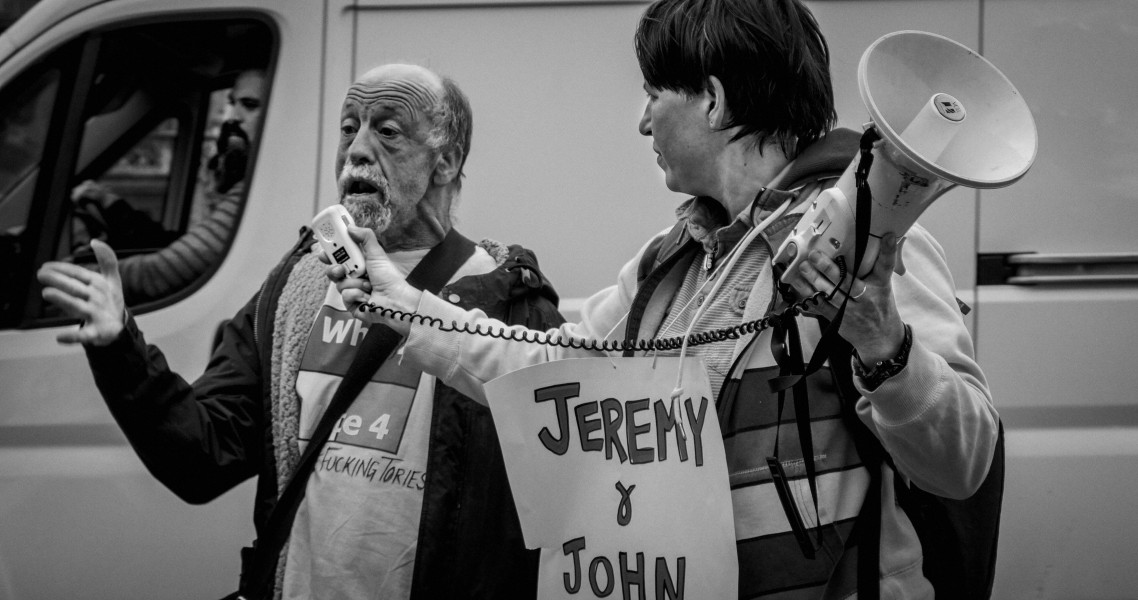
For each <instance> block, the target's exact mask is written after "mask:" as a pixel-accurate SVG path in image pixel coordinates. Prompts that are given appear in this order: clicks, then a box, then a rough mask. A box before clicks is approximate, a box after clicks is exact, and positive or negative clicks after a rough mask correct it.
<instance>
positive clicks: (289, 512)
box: [241, 229, 475, 599]
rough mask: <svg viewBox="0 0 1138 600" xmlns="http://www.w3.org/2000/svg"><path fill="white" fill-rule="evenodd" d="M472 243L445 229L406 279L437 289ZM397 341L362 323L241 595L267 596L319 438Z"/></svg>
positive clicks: (470, 250) (324, 437) (469, 251)
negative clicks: (362, 329)
mask: <svg viewBox="0 0 1138 600" xmlns="http://www.w3.org/2000/svg"><path fill="white" fill-rule="evenodd" d="M474 248H475V246H474V242H472V241H470V240H468V239H466V238H465V237H463V236H462V234H460V233H458V231H456V230H455V229H451V230H450V233H448V234H447V236H446V237H445V238H444V239H443V241H442V243H440V244H439V245H437V246H435V247H434V248H431V251H430V252H428V253H427V255H426V256H424V257H423V260H421V261H419V264H418V265H417V266H416V267H415V268H414V270H412V271H411V273H410V275H408V276H407V282H408V283H410V284H411V285H413V286H415V287H416V288H418V289H421V290H426V291H429V292H438V291H439V289H441V288H442V287H443V286H444V285H446V283H447V281H449V280H450V278H451V277H452V276H453V275H454V274H455V272H457V271H458V269H459V267H461V266H462V265H463V263H465V262H466V260H467V259H469V258H470V256H471V255H472V254H473V253H474ZM400 340H402V336H400V335H399V334H398V333H396V332H395V330H393V329H391V328H390V327H387V326H386V325H379V324H373V325H372V326H370V327H368V331H367V334H366V335H365V336H364V339H363V340H362V341H361V342H360V346H359V348H358V349H357V350H356V355H355V358H354V359H353V360H352V363H351V365H349V366H348V370H347V372H346V373H345V374H344V378H343V380H341V381H340V385H339V387H337V388H336V392H335V393H334V394H333V395H332V400H331V401H330V402H329V403H328V409H327V410H326V411H325V412H324V415H323V416H322V417H321V418H320V422H319V423H318V424H317V425H316V429H315V430H314V431H313V433H312V439H311V440H309V442H308V445H307V447H306V448H305V450H304V453H303V454H302V455H301V457H300V460H299V462H298V463H297V467H296V470H295V471H294V472H293V474H292V477H291V478H289V481H288V483H287V484H285V487H284V490H283V491H282V492H281V495H280V498H279V499H278V500H277V503H276V505H275V506H274V507H273V510H272V512H271V513H270V514H269V518H268V521H267V522H266V524H265V529H264V532H263V533H262V535H261V537H260V538H259V539H258V540H257V542H256V543H255V544H254V556H253V564H252V568H251V569H250V570H249V573H248V579H247V581H243V582H242V585H241V588H242V590H243V595H244V597H245V598H251V599H252V598H263V597H267V593H268V592H269V591H271V589H272V581H273V576H274V575H275V573H276V565H277V558H278V557H279V555H280V551H281V548H283V547H284V543H285V540H287V539H288V536H289V533H290V532H291V529H292V521H293V519H294V518H295V517H296V510H297V508H298V507H299V506H300V502H301V500H303V499H304V491H305V487H306V486H307V482H308V475H309V474H310V473H311V472H312V468H313V466H315V464H316V459H317V457H318V456H319V454H320V451H321V449H322V448H323V446H324V442H325V441H327V440H328V438H329V437H330V435H331V433H332V429H333V428H334V427H335V424H336V421H337V420H338V419H339V418H340V415H342V414H343V413H344V411H345V410H347V408H348V406H350V405H351V403H352V402H353V401H354V400H355V398H356V396H357V395H359V393H360V390H362V389H363V388H364V385H366V384H367V382H368V380H370V379H371V377H372V375H374V374H375V372H376V370H378V369H379V367H380V365H382V364H383V362H384V361H385V360H387V357H388V356H389V355H390V354H391V352H392V351H393V350H395V347H396V346H397V345H399V342H400Z"/></svg>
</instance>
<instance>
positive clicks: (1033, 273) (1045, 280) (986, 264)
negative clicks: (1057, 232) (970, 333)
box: [976, 252, 1138, 286]
mask: <svg viewBox="0 0 1138 600" xmlns="http://www.w3.org/2000/svg"><path fill="white" fill-rule="evenodd" d="M976 283H977V285H1024V286H1028V285H1101V284H1118V283H1131V284H1132V283H1138V253H1135V252H1097V253H1096V252H1088V253H1036V252H1025V253H1018V254H980V255H978V257H977V267H976Z"/></svg>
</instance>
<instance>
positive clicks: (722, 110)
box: [707, 75, 729, 129]
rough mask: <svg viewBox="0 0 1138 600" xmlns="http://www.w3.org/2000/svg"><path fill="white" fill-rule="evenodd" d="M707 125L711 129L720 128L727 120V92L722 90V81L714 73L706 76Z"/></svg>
mask: <svg viewBox="0 0 1138 600" xmlns="http://www.w3.org/2000/svg"><path fill="white" fill-rule="evenodd" d="M707 95H708V107H707V125H708V126H709V127H711V128H712V129H722V128H723V124H724V123H726V122H727V120H728V116H729V115H728V114H727V94H726V93H725V92H724V91H723V82H722V81H719V78H718V77H716V76H715V75H709V76H708V78H707Z"/></svg>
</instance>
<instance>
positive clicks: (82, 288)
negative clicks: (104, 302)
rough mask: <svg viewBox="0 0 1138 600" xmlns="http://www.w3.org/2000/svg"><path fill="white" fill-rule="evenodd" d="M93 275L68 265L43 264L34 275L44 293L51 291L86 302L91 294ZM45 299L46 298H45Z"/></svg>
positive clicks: (80, 268) (81, 268)
mask: <svg viewBox="0 0 1138 600" xmlns="http://www.w3.org/2000/svg"><path fill="white" fill-rule="evenodd" d="M94 275H95V274H94V273H92V272H91V271H88V270H87V269H84V268H83V267H79V266H76V265H72V264H70V263H60V262H51V263H45V264H44V265H43V266H42V267H40V270H39V272H37V273H36V279H38V280H39V282H40V285H42V286H43V287H44V293H45V294H46V293H47V292H48V290H52V291H54V292H55V293H57V294H61V295H67V296H74V297H78V298H80V299H83V300H86V299H87V298H88V297H89V296H90V293H91V290H90V282H91V281H93V280H94ZM45 298H46V296H45Z"/></svg>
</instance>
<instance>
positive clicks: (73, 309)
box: [43, 287, 91, 319]
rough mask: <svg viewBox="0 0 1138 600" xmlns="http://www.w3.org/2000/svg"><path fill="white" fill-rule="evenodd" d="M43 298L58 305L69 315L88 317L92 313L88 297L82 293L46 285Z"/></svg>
mask: <svg viewBox="0 0 1138 600" xmlns="http://www.w3.org/2000/svg"><path fill="white" fill-rule="evenodd" d="M43 299H44V300H46V301H48V302H50V303H51V304H53V305H55V306H58V307H59V308H60V309H62V310H63V312H64V313H66V314H67V316H69V317H75V318H79V319H86V318H87V317H88V316H89V315H90V312H91V311H90V309H89V308H88V306H87V299H86V298H84V297H83V296H81V295H77V294H71V293H67V292H64V291H60V290H59V289H58V288H54V287H45V288H44V289H43Z"/></svg>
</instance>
